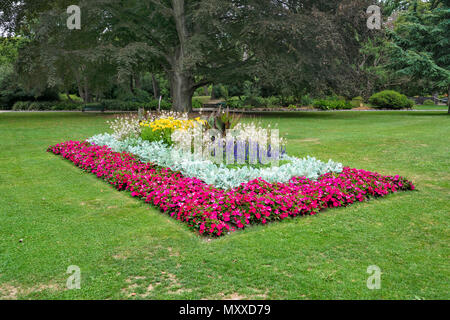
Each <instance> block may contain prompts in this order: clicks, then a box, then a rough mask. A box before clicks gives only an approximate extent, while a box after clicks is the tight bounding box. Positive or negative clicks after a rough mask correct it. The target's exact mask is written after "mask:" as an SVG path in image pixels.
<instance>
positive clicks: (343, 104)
mask: <svg viewBox="0 0 450 320" xmlns="http://www.w3.org/2000/svg"><path fill="white" fill-rule="evenodd" d="M313 106H314V107H315V108H317V109H321V110H344V109H352V104H351V103H350V102H349V101H346V100H338V99H336V98H328V99H318V100H316V101H314V104H313Z"/></svg>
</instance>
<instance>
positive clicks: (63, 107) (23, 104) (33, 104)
mask: <svg viewBox="0 0 450 320" xmlns="http://www.w3.org/2000/svg"><path fill="white" fill-rule="evenodd" d="M81 107H82V105H81V104H79V103H73V102H70V101H17V102H16V103H15V104H14V105H13V108H12V109H13V110H14V111H51V110H53V111H56V110H60V111H72V110H80V109H81Z"/></svg>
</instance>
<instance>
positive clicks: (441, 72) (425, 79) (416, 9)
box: [387, 0, 450, 113]
mask: <svg viewBox="0 0 450 320" xmlns="http://www.w3.org/2000/svg"><path fill="white" fill-rule="evenodd" d="M404 6H406V8H403V10H401V11H400V12H399V15H398V19H397V21H396V23H395V27H394V29H393V30H391V31H390V32H388V36H389V40H390V41H389V49H390V56H389V63H388V64H387V67H388V68H389V69H390V70H393V71H394V72H395V74H396V75H397V76H399V77H403V78H404V79H406V80H407V81H408V83H410V84H411V86H412V87H419V88H418V89H419V90H422V91H432V92H435V91H443V90H445V91H447V93H448V95H449V96H450V33H449V30H450V6H449V1H448V0H446V1H440V0H434V1H427V2H423V1H420V0H411V1H408V2H407V4H404ZM448 104H449V113H450V102H449V103H448Z"/></svg>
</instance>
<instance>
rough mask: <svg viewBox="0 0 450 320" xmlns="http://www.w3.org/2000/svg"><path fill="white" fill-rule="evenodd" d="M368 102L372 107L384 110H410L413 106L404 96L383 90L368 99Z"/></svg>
mask: <svg viewBox="0 0 450 320" xmlns="http://www.w3.org/2000/svg"><path fill="white" fill-rule="evenodd" d="M369 102H370V103H371V104H372V105H373V106H374V107H378V108H386V109H404V108H408V109H410V108H412V107H413V106H414V102H413V101H412V100H410V99H408V97H406V96H405V95H404V94H401V93H399V92H397V91H394V90H385V91H381V92H378V93H375V94H374V95H373V96H371V97H370V99H369Z"/></svg>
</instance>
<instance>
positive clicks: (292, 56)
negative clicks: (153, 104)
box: [0, 0, 370, 111]
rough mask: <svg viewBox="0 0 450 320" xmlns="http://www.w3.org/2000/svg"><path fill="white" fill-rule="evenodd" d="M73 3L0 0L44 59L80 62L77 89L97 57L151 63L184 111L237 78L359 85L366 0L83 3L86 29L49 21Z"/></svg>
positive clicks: (313, 87) (317, 87)
mask: <svg viewBox="0 0 450 320" xmlns="http://www.w3.org/2000/svg"><path fill="white" fill-rule="evenodd" d="M71 2H72V1H65V0H56V1H54V0H53V1H49V0H48V1H47V0H42V1H39V2H36V1H32V0H22V1H20V2H17V3H16V4H15V5H14V6H12V7H14V8H13V9H11V7H9V8H5V7H3V8H2V7H0V11H3V16H2V18H0V21H1V20H3V25H4V27H6V28H8V29H11V30H14V31H15V32H16V33H23V34H26V35H27V36H29V37H31V38H33V40H35V46H34V48H35V50H36V51H37V52H39V55H38V57H36V58H38V59H42V57H49V59H47V60H46V62H45V63H41V65H46V66H48V63H47V62H48V61H50V60H51V59H50V58H54V57H58V59H54V60H55V61H60V62H61V63H60V66H64V65H65V63H64V59H68V60H69V61H72V65H73V64H75V65H77V66H78V71H79V74H80V80H77V82H78V83H79V87H84V84H85V83H86V82H89V79H88V80H84V78H83V77H84V76H86V74H88V73H90V74H91V78H92V77H93V76H94V75H95V74H97V73H98V72H101V71H99V70H98V69H96V67H99V66H102V64H100V63H99V61H102V62H104V63H105V66H110V64H109V63H111V62H113V65H114V66H115V67H116V68H117V74H116V75H117V76H118V77H119V78H120V79H123V78H126V77H129V76H130V75H131V76H132V75H133V74H134V73H137V72H139V71H140V70H142V69H144V68H147V70H148V71H152V72H160V71H162V72H164V73H165V74H166V75H167V77H168V78H169V80H170V87H171V96H172V100H173V106H174V109H175V110H178V111H186V110H190V109H191V104H192V95H193V93H194V91H195V90H196V89H197V88H199V87H201V86H204V85H206V84H209V83H217V82H224V81H227V80H230V79H240V78H245V77H254V76H257V77H259V78H261V79H262V80H263V81H264V82H265V83H267V84H269V85H271V86H273V87H275V88H276V89H278V90H281V89H283V88H289V90H291V91H292V90H293V91H301V90H308V91H319V92H322V91H326V90H328V91H330V88H331V91H337V92H345V93H346V94H347V95H351V94H354V93H355V92H358V91H357V90H356V91H355V90H353V88H354V87H356V86H357V84H358V83H362V81H361V74H360V73H358V65H359V59H360V55H359V48H360V47H361V44H362V43H364V42H365V39H366V38H367V37H368V34H369V31H368V29H367V28H366V23H365V22H366V18H367V17H366V14H365V11H366V9H367V7H368V6H369V5H370V1H367V0H357V1H350V0H344V1H338V0H314V1H313V0H189V1H187V0H145V1H142V0H89V1H86V0H84V1H83V0H81V1H79V5H80V7H81V10H82V29H81V30H80V31H77V30H74V31H68V30H67V29H66V30H63V29H64V23H62V20H61V18H60V19H57V18H54V19H50V18H46V17H50V16H51V15H52V14H53V15H55V14H57V13H59V14H60V15H61V17H64V16H66V15H65V10H64V7H65V6H68V5H69V4H72V3H71ZM11 3H12V2H11ZM49 13H51V14H49ZM86 17H88V18H86ZM89 17H96V18H95V19H89ZM91 20H92V21H91ZM59 29H61V30H60V31H58V30H59ZM37 30H40V31H39V32H38V31H37ZM46 32H47V33H46ZM85 33H87V35H86V34H85ZM38 35H40V36H38ZM58 43H59V45H60V46H61V48H60V50H58ZM77 46H79V49H78V50H77V48H76V47H77ZM37 48H38V49H37ZM55 52H58V54H55ZM107 62H108V63H107ZM53 70H60V71H64V70H61V69H57V68H54V67H53ZM76 71H77V70H75V71H73V72H72V73H74V74H75V75H76ZM53 74H61V72H53ZM75 75H74V76H75ZM81 75H82V76H83V77H82V76H81ZM88 78H89V77H88ZM94 78H95V77H94ZM83 95H86V93H85V92H84V93H83Z"/></svg>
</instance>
